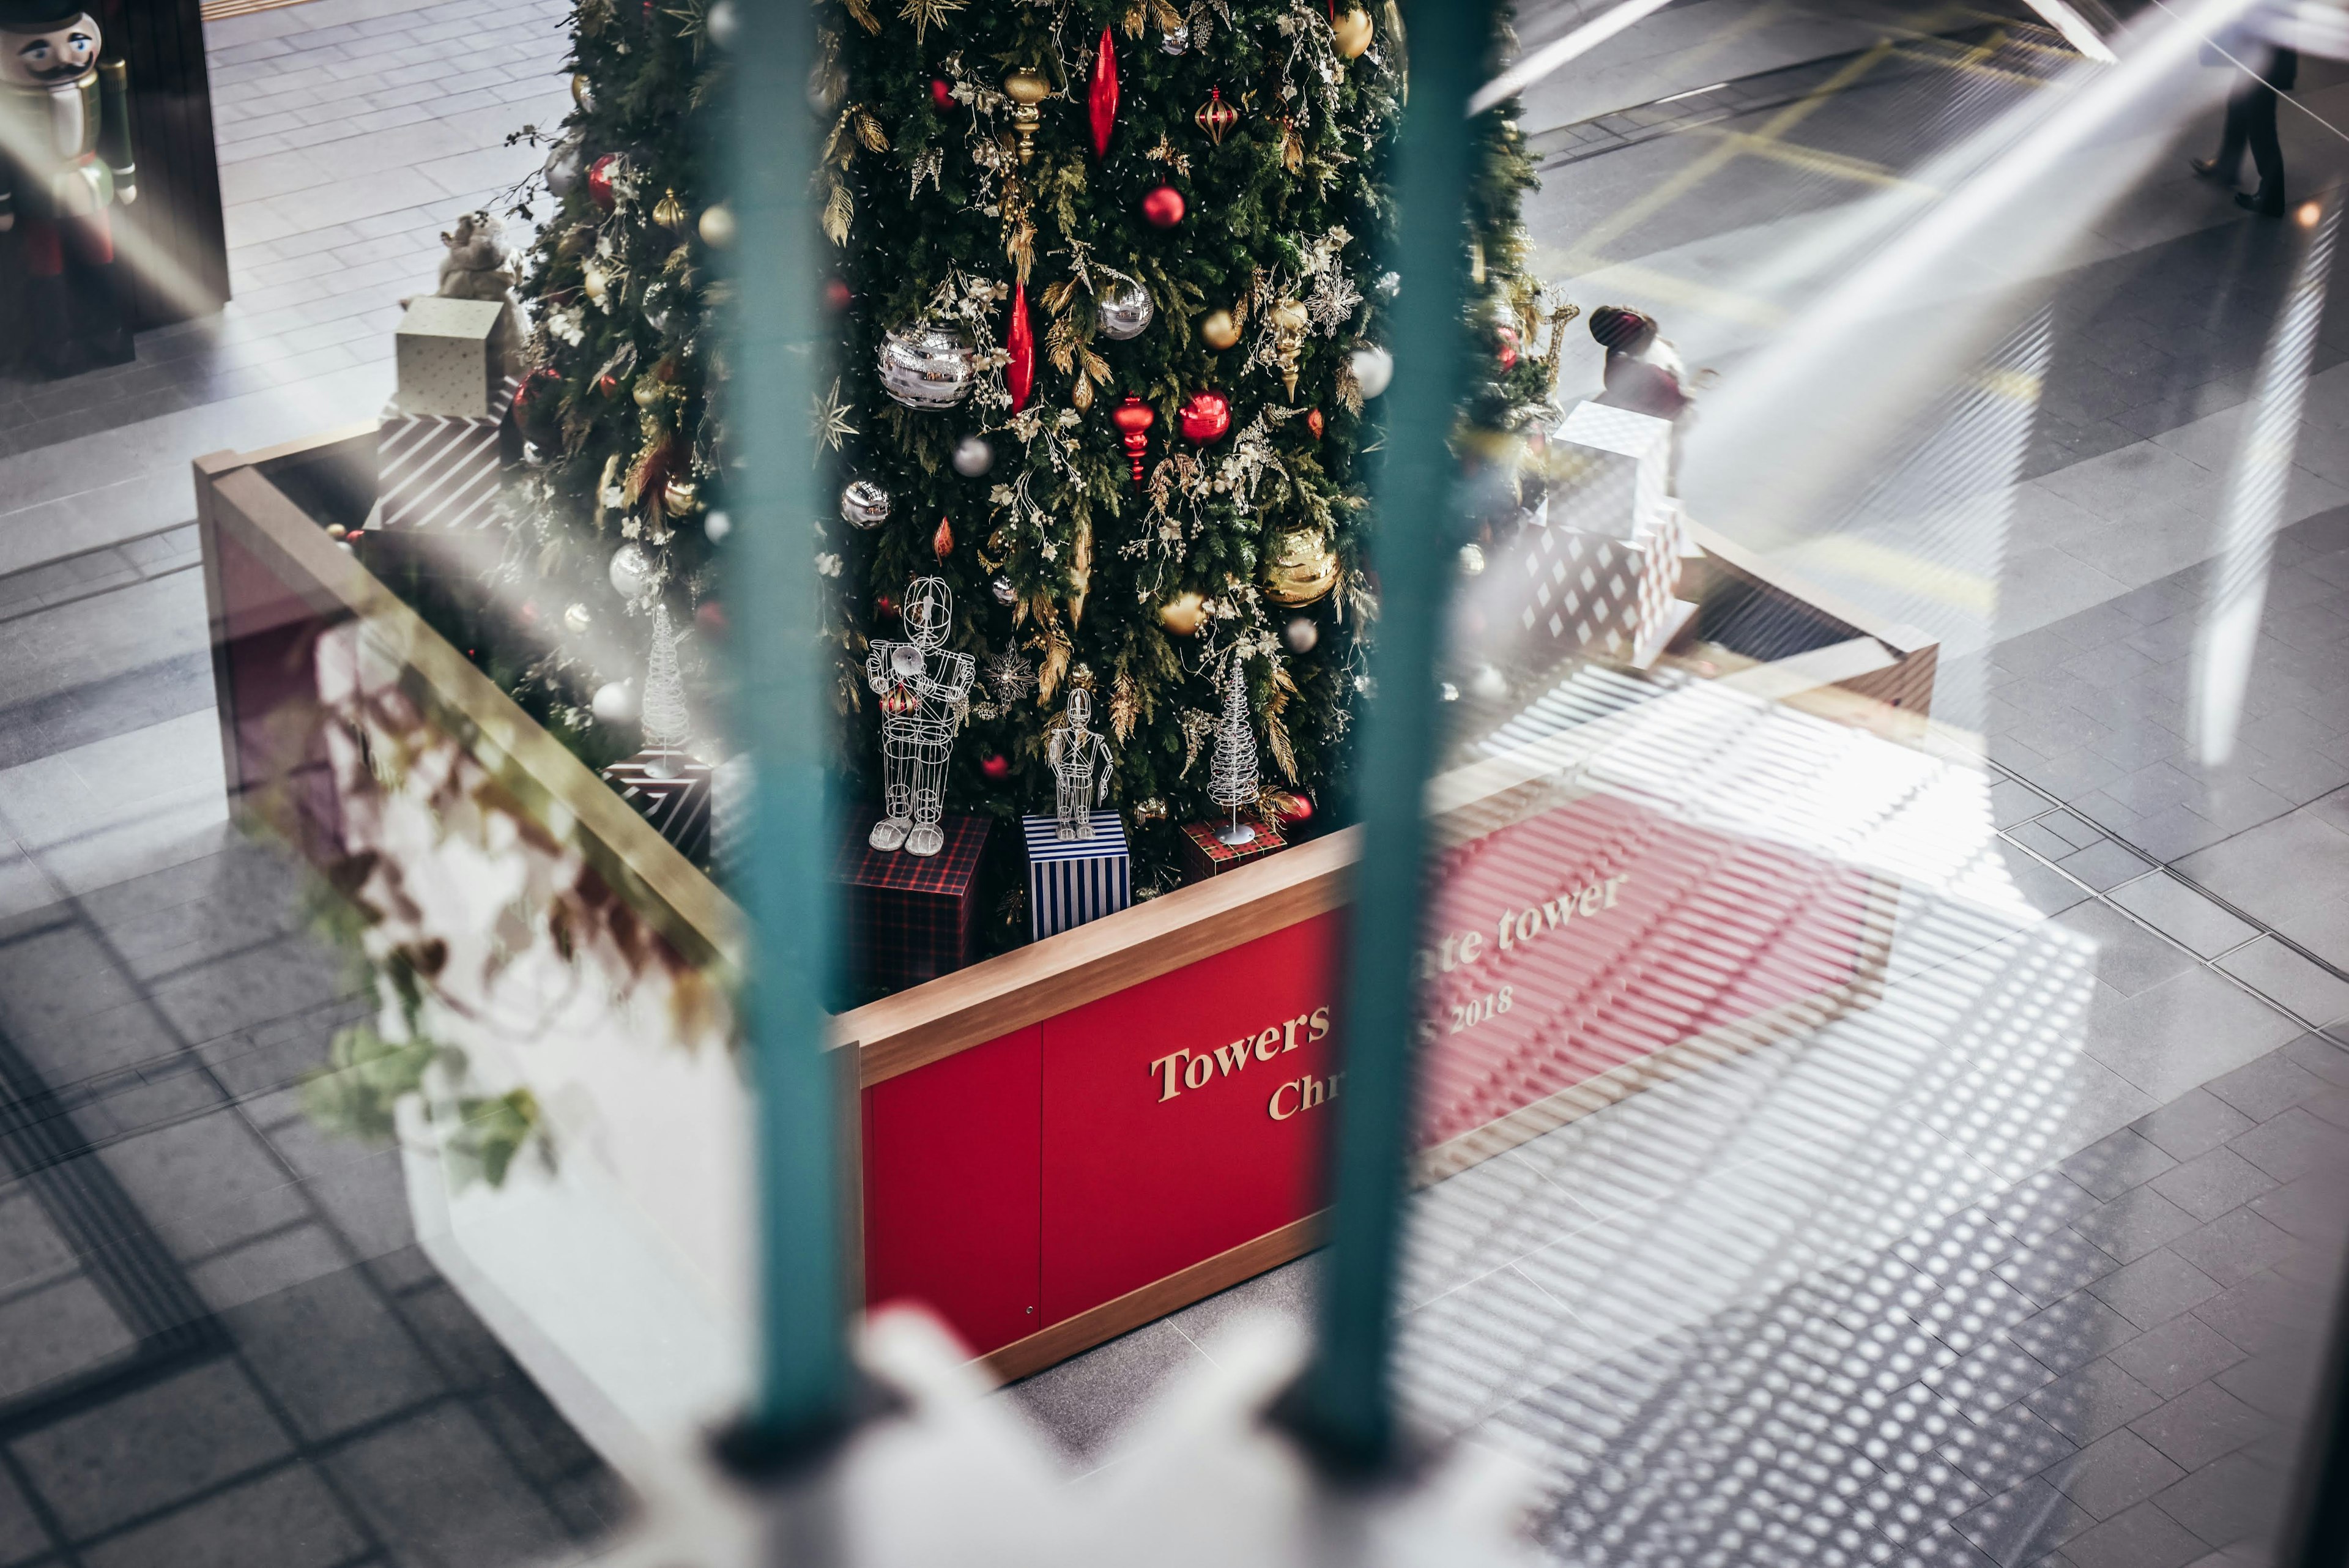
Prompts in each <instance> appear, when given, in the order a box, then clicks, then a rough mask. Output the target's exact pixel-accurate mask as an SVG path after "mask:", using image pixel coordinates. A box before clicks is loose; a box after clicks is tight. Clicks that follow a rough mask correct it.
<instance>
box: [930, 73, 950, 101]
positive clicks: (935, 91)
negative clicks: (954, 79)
mask: <svg viewBox="0 0 2349 1568" xmlns="http://www.w3.org/2000/svg"><path fill="white" fill-rule="evenodd" d="M930 101H931V102H932V103H934V104H936V105H937V106H938V107H939V108H940V109H952V108H953V107H954V88H951V87H949V86H947V79H946V78H944V77H932V78H930Z"/></svg>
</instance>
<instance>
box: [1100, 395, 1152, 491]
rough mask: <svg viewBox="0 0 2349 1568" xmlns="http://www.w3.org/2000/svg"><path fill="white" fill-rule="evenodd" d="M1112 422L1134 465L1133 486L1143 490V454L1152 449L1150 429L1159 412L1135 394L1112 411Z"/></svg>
mask: <svg viewBox="0 0 2349 1568" xmlns="http://www.w3.org/2000/svg"><path fill="white" fill-rule="evenodd" d="M1109 417H1110V422H1111V423H1112V424H1114V425H1115V426H1117V431H1118V436H1117V439H1118V440H1120V441H1123V442H1124V443H1125V455H1126V457H1127V459H1128V460H1129V461H1131V462H1133V485H1134V488H1135V489H1137V490H1139V489H1141V488H1142V459H1143V453H1144V452H1148V451H1149V449H1150V433H1149V432H1150V427H1151V425H1152V424H1153V423H1154V421H1156V420H1157V418H1158V413H1157V410H1154V409H1153V408H1152V407H1151V406H1150V405H1149V404H1148V403H1145V402H1143V400H1141V399H1140V398H1137V397H1135V396H1134V395H1133V393H1131V392H1129V393H1127V394H1126V398H1125V401H1123V402H1122V403H1120V404H1119V405H1118V406H1117V407H1116V408H1114V409H1112V410H1110V414H1109Z"/></svg>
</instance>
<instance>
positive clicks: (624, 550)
mask: <svg viewBox="0 0 2349 1568" xmlns="http://www.w3.org/2000/svg"><path fill="white" fill-rule="evenodd" d="M611 577H612V591H613V592H614V593H616V594H617V595H619V596H620V597H622V598H624V599H626V600H627V601H628V602H629V603H630V604H634V603H636V600H638V599H640V598H642V597H645V589H646V587H647V586H648V585H649V584H650V583H651V582H652V580H653V558H652V557H651V556H647V555H646V554H645V552H644V549H643V547H642V546H640V545H637V544H636V543H635V542H634V541H633V540H631V541H630V542H629V543H627V544H626V545H621V546H620V547H619V548H618V549H616V550H615V551H613V552H612V570H611Z"/></svg>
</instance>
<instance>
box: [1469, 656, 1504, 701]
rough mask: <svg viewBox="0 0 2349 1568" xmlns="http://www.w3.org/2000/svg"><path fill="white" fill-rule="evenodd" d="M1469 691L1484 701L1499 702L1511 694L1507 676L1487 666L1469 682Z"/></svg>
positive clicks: (1478, 671)
mask: <svg viewBox="0 0 2349 1568" xmlns="http://www.w3.org/2000/svg"><path fill="white" fill-rule="evenodd" d="M1468 690H1469V691H1473V692H1475V694H1476V696H1477V697H1478V699H1479V700H1481V701H1486V702H1498V701H1500V700H1501V699H1502V698H1504V697H1506V696H1507V695H1508V694H1509V681H1508V678H1507V677H1506V676H1505V675H1503V674H1502V673H1501V672H1500V671H1499V670H1495V669H1494V668H1493V667H1492V666H1491V665H1489V664H1487V665H1485V666H1484V667H1483V668H1482V669H1480V670H1477V671H1476V673H1475V676H1474V677H1472V678H1471V679H1470V680H1469V682H1468Z"/></svg>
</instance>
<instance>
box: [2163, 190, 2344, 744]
mask: <svg viewBox="0 0 2349 1568" xmlns="http://www.w3.org/2000/svg"><path fill="white" fill-rule="evenodd" d="M2340 223H2341V204H2340V202H2338V201H2337V200H2333V201H2328V202H2324V203H2323V207H2322V211H2321V213H2319V215H2318V217H2317V221H2316V223H2315V227H2314V232H2313V234H2310V236H2309V240H2308V244H2307V247H2306V249H2304V250H2303V251H2302V253H2301V257H2300V265H2299V266H2298V267H2297V268H2296V269H2294V271H2293V274H2292V286H2291V289H2290V290H2289V291H2288V292H2287V293H2286V294H2285V296H2284V301H2283V308H2282V311H2281V312H2280V313H2279V314H2278V315H2277V317H2276V323H2275V327H2274V329H2273V331H2272V332H2271V334H2270V336H2269V338H2268V347H2267V352H2266V353H2265V354H2264V355H2263V356H2261V360H2260V374H2259V381H2258V384H2257V386H2256V389H2254V391H2253V394H2252V400H2251V409H2250V412H2249V416H2248V418H2247V419H2246V421H2245V429H2244V432H2243V445H2242V449H2241V450H2240V452H2238V453H2237V454H2236V458H2235V467H2234V472H2233V473H2232V475H2231V476H2230V481H2229V483H2228V486H2227V511H2226V515H2225V520H2224V522H2223V523H2222V524H2221V525H2220V543H2219V554H2218V556H2217V558H2216V560H2215V561H2213V563H2212V583H2211V589H2210V597H2209V603H2208V604H2207V606H2206V607H2205V608H2204V611H2203V617H2202V624H2201V627H2200V628H2199V632H2198V635H2197V637H2196V639H2195V649H2194V687H2193V707H2192V713H2193V726H2194V747H2195V753H2196V754H2197V756H2199V759H2200V760H2201V762H2202V763H2203V765H2204V766H2206V767H2217V766H2219V765H2220V764H2221V763H2225V762H2227V761H2228V760H2229V759H2230V757H2232V756H2233V755H2234V752H2235V737H2236V733H2237V730H2238V728H2239V726H2240V723H2241V721H2242V714H2243V699H2244V697H2245V695H2246V694H2247V693H2248V692H2249V691H2250V689H2251V661H2252V656H2253V655H2254V653H2255V652H2256V651H2257V649H2258V646H2259V637H2260V619H2261V612H2262V611H2263V610H2264V608H2265V607H2266V604H2267V591H2268V566H2269V563H2270V561H2271V558H2272V557H2273V556H2274V553H2275V531H2276V525H2277V524H2278V523H2280V522H2281V521H2282V517H2283V509H2284V494H2285V491H2286V489H2287V487H2288V486H2289V485H2290V484H2291V482H2292V453H2293V452H2294V450H2295V446H2296V442H2297V440H2298V436H2299V431H2300V410H2301V408H2302V404H2303V403H2304V402H2305V401H2306V398H2307V392H2308V372H2309V365H2310V362H2311V361H2312V359H2313V358H2314V356H2315V352H2316V338H2317V329H2318V327H2319V326H2320V325H2321V324H2322V323H2323V317H2324V291H2325V288H2326V286H2328V284H2329V283H2330V282H2331V280H2332V275H2333V236H2334V234H2335V233H2336V232H2337V231H2338V229H2339V227H2340Z"/></svg>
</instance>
